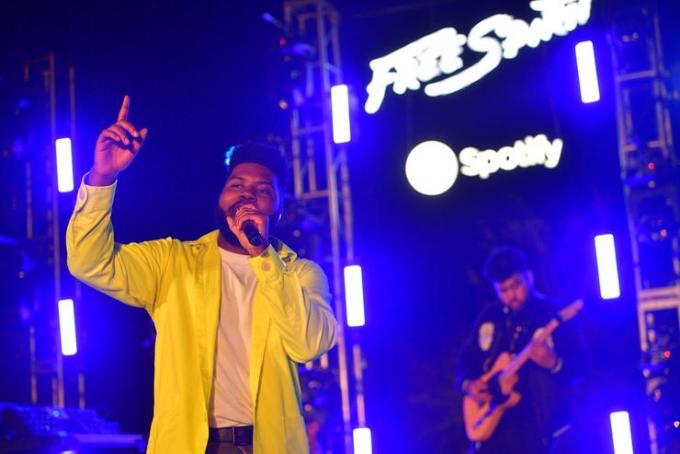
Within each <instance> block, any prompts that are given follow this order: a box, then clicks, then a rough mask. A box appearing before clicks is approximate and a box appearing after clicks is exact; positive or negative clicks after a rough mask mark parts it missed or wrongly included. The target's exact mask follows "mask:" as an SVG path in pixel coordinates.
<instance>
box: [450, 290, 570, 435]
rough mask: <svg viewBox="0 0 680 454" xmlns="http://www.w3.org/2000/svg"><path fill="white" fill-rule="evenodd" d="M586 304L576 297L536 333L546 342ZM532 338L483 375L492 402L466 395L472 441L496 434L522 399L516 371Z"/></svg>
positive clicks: (467, 425)
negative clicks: (499, 425)
mask: <svg viewBox="0 0 680 454" xmlns="http://www.w3.org/2000/svg"><path fill="white" fill-rule="evenodd" d="M582 308H583V301H582V300H576V301H574V302H573V303H571V304H570V305H568V306H567V307H565V308H564V309H562V310H561V311H560V312H559V315H558V316H556V317H554V318H552V319H551V320H550V321H549V322H548V324H546V325H545V326H544V327H543V329H542V331H540V334H539V335H538V336H536V340H537V341H538V342H544V341H545V340H546V339H547V338H548V336H550V335H551V334H552V333H553V331H555V329H557V327H558V326H560V324H561V323H563V322H566V321H567V320H570V319H572V318H573V317H574V316H575V315H576V314H577V313H578V312H579V311H580V310H581V309H582ZM530 350H531V342H529V343H528V344H527V346H526V347H524V348H523V349H522V351H521V352H519V354H518V355H517V356H515V357H514V358H513V357H512V355H510V354H509V353H507V352H503V353H501V354H500V355H498V358H496V361H495V362H494V364H493V367H492V368H491V369H490V370H489V371H488V372H486V373H485V374H484V375H482V376H481V379H482V380H483V381H485V382H487V383H489V388H490V391H491V394H492V398H491V401H490V402H486V403H484V404H481V405H480V404H479V403H478V402H477V401H476V400H474V399H473V398H471V397H469V396H467V395H465V396H464V397H463V419H464V421H465V433H466V434H467V437H468V438H469V439H470V440H471V441H486V440H488V439H489V438H490V437H491V435H493V433H494V431H495V430H496V427H497V426H498V423H499V422H500V420H501V417H502V416H503V414H504V413H505V411H506V410H508V409H509V408H512V407H514V406H515V405H517V404H518V403H519V401H520V400H521V398H522V395H521V394H520V393H518V392H517V391H514V390H513V388H514V387H515V385H516V384H517V381H518V380H519V378H518V376H517V373H518V372H519V370H520V369H521V368H522V366H523V365H524V364H525V363H526V362H527V360H528V359H529V354H530Z"/></svg>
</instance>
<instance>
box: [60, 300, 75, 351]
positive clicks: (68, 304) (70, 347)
mask: <svg viewBox="0 0 680 454" xmlns="http://www.w3.org/2000/svg"><path fill="white" fill-rule="evenodd" d="M59 334H60V337H61V353H62V354H63V355H64V356H72V355H75V354H76V353H78V344H77V342H76V317H75V314H74V312H73V300H72V299H63V300H59Z"/></svg>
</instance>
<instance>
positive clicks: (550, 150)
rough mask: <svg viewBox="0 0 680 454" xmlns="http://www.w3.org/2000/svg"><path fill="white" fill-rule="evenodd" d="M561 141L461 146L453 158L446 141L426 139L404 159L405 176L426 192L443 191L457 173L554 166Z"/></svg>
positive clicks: (481, 174)
mask: <svg viewBox="0 0 680 454" xmlns="http://www.w3.org/2000/svg"><path fill="white" fill-rule="evenodd" d="M563 146H564V143H563V142H562V139H559V138H558V139H554V140H552V141H550V140H549V139H548V138H547V137H546V136H545V134H538V135H536V136H527V137H525V138H524V140H517V141H515V143H514V144H513V145H511V146H506V147H501V148H500V149H499V150H491V149H488V150H479V149H477V148H474V147H466V148H463V149H462V150H461V151H460V153H459V154H458V156H457V157H456V154H455V152H454V151H453V150H452V149H451V148H450V147H449V146H448V145H446V144H444V143H442V142H438V141H434V140H429V141H426V142H422V143H420V144H418V145H416V146H415V147H414V148H413V150H411V152H410V153H409V156H408V158H407V159H406V168H405V170H406V178H407V180H408V182H409V183H410V184H411V186H412V187H413V188H414V189H415V190H416V191H418V192H420V193H422V194H425V195H439V194H442V193H444V192H446V191H447V190H448V189H449V188H450V187H451V186H453V183H455V181H456V179H457V178H458V174H459V173H460V174H462V175H465V176H468V177H479V178H481V179H487V178H489V176H491V175H493V174H494V173H496V172H499V171H501V170H504V171H511V170H514V169H516V168H518V167H519V168H525V167H533V166H539V165H542V166H544V167H545V168H547V169H554V168H555V167H557V165H558V164H559V162H560V158H561V156H562V149H563Z"/></svg>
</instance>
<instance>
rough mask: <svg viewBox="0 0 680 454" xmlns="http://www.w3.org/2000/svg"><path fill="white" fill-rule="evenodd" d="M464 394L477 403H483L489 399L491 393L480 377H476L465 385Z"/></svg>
mask: <svg viewBox="0 0 680 454" xmlns="http://www.w3.org/2000/svg"><path fill="white" fill-rule="evenodd" d="M464 391H465V394H467V395H468V396H470V397H471V398H472V399H474V400H475V401H477V403H478V404H479V405H483V404H485V403H487V402H490V401H491V393H490V392H489V385H488V384H487V383H486V382H485V381H484V380H482V379H480V378H478V379H477V380H473V381H471V382H469V383H468V385H467V386H466V387H465V390H464Z"/></svg>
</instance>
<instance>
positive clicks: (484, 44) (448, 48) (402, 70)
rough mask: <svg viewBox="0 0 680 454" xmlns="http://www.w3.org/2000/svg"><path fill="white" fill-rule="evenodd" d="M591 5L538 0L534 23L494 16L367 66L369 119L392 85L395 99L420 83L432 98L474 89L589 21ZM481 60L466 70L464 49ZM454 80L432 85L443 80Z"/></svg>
mask: <svg viewBox="0 0 680 454" xmlns="http://www.w3.org/2000/svg"><path fill="white" fill-rule="evenodd" d="M590 5H591V0H534V1H531V2H529V7H530V8H531V9H532V10H534V11H537V12H539V13H540V17H535V18H534V19H533V20H532V21H531V23H527V22H525V21H523V20H521V19H517V18H515V17H513V16H511V15H509V14H496V15H494V16H491V17H488V18H486V19H484V20H482V21H481V22H479V23H478V24H477V25H475V26H474V27H472V29H471V30H470V33H469V34H468V35H467V36H465V35H463V34H460V33H458V32H457V31H456V29H455V28H453V27H446V28H443V29H441V30H438V31H436V32H434V33H432V34H430V35H427V36H425V37H423V38H420V39H419V40H417V41H415V42H413V43H411V44H409V45H407V46H405V47H402V48H401V49H398V50H396V51H394V52H392V53H390V54H388V55H386V56H384V57H380V58H376V59H375V60H372V61H371V62H370V64H369V66H370V68H371V70H372V71H373V77H372V79H371V82H370V83H369V84H368V86H367V87H366V91H367V92H368V99H367V100H366V104H365V106H364V108H365V110H366V112H367V113H370V114H372V113H375V112H377V111H378V109H379V108H380V105H381V104H382V102H383V99H384V98H385V91H386V90H387V87H388V86H390V85H392V90H393V91H394V93H396V94H399V95H401V94H404V93H405V92H406V90H407V89H408V90H419V89H420V86H421V83H422V82H429V83H427V84H426V85H425V88H424V91H425V94H426V95H428V96H442V95H448V94H451V93H454V92H456V91H458V90H461V89H463V88H465V87H467V86H468V85H471V84H473V83H475V82H477V81H478V80H480V79H481V78H483V77H484V76H486V75H487V74H489V73H490V72H491V71H493V69H494V68H496V67H497V66H498V65H499V64H500V63H501V61H502V60H503V59H504V58H505V59H511V58H515V57H516V56H517V54H518V52H519V50H520V49H522V48H524V47H526V46H528V47H532V48H535V47H538V45H539V44H540V43H541V42H547V41H549V40H550V39H551V38H552V37H553V36H555V35H557V36H564V35H566V34H567V33H569V32H570V31H572V30H574V29H575V28H576V27H577V26H578V25H583V24H585V23H586V22H587V21H588V19H589V18H590ZM465 45H467V48H468V49H469V50H471V51H472V52H475V53H478V54H481V55H482V57H481V59H479V60H478V61H476V63H474V64H472V65H469V66H467V67H465V64H464V63H463V59H462V57H461V56H462V54H463V52H464V50H465V49H464V46H465ZM449 74H452V75H451V76H450V77H447V78H445V79H442V80H437V81H433V82H431V81H432V80H433V79H436V78H438V77H440V76H444V75H449Z"/></svg>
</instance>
